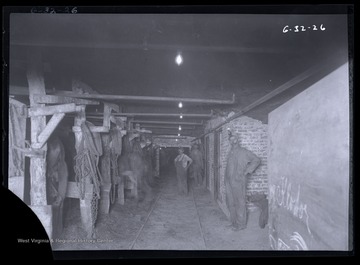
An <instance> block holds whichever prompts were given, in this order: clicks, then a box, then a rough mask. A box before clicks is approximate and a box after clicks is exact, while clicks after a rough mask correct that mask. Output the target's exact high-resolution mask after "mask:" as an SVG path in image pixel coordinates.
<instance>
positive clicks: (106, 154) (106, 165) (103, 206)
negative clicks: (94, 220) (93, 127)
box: [99, 133, 111, 214]
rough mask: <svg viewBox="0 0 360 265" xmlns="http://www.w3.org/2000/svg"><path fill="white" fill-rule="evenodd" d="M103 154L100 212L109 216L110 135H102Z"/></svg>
mask: <svg viewBox="0 0 360 265" xmlns="http://www.w3.org/2000/svg"><path fill="white" fill-rule="evenodd" d="M101 142H102V146H103V154H102V156H101V157H100V172H101V176H102V183H101V186H100V198H101V199H100V203H99V212H100V213H103V214H108V213H109V211H110V189H111V160H110V155H111V154H110V146H109V145H110V135H109V134H108V133H107V134H101Z"/></svg>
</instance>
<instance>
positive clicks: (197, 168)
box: [190, 144, 204, 187]
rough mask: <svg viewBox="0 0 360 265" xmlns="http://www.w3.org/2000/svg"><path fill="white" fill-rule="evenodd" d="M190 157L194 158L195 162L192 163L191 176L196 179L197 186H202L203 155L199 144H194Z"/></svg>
mask: <svg viewBox="0 0 360 265" xmlns="http://www.w3.org/2000/svg"><path fill="white" fill-rule="evenodd" d="M190 158H191V159H192V160H193V163H192V164H191V168H190V170H191V178H192V179H193V180H194V181H195V184H196V186H198V187H199V186H201V184H202V182H203V180H202V179H203V178H202V171H203V167H204V164H203V155H202V153H201V151H200V150H199V146H198V145H197V144H194V145H193V147H192V149H191V153H190Z"/></svg>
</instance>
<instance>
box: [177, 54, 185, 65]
mask: <svg viewBox="0 0 360 265" xmlns="http://www.w3.org/2000/svg"><path fill="white" fill-rule="evenodd" d="M175 62H176V64H177V65H180V64H182V62H183V58H182V56H181V55H180V54H178V55H177V56H176V58H175Z"/></svg>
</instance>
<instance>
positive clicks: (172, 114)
mask: <svg viewBox="0 0 360 265" xmlns="http://www.w3.org/2000/svg"><path fill="white" fill-rule="evenodd" d="M87 115H93V116H96V115H102V113H97V112H90V113H87ZM112 115H114V116H121V117H122V116H124V117H177V118H179V117H180V115H182V116H183V117H184V118H185V117H187V118H211V117H212V116H213V114H212V113H210V114H200V113H124V112H121V113H113V114H112Z"/></svg>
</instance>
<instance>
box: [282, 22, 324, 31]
mask: <svg viewBox="0 0 360 265" xmlns="http://www.w3.org/2000/svg"><path fill="white" fill-rule="evenodd" d="M325 29H326V28H325V27H324V25H323V24H321V25H320V26H319V25H310V26H303V25H296V26H293V27H290V26H289V25H286V26H285V27H284V28H283V30H282V32H283V33H290V32H295V33H299V32H306V31H324V30H325Z"/></svg>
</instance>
